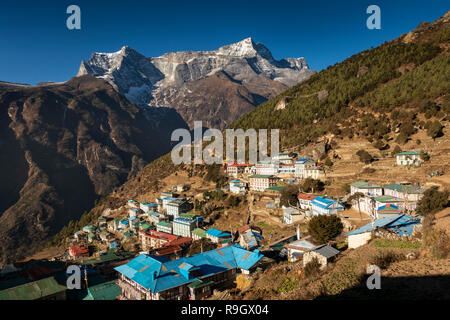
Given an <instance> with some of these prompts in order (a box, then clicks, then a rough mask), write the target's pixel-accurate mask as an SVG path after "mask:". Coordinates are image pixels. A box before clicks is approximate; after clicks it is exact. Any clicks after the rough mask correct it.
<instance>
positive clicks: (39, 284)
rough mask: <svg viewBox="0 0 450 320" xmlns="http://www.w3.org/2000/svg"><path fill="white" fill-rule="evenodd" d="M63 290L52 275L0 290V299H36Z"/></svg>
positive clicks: (63, 287) (64, 288)
mask: <svg viewBox="0 0 450 320" xmlns="http://www.w3.org/2000/svg"><path fill="white" fill-rule="evenodd" d="M65 290H66V287H65V286H62V285H60V284H58V282H56V280H55V278H54V277H49V278H45V279H41V280H38V281H34V282H29V283H26V284H23V285H20V286H17V287H13V288H9V289H6V290H3V291H0V300H37V299H40V298H45V297H48V296H51V295H54V294H57V293H60V292H63V291H65Z"/></svg>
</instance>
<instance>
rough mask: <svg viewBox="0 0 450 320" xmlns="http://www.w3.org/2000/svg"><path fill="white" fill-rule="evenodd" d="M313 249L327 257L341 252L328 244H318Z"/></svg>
mask: <svg viewBox="0 0 450 320" xmlns="http://www.w3.org/2000/svg"><path fill="white" fill-rule="evenodd" d="M313 251H314V252H317V253H319V254H320V255H322V256H324V257H326V258H331V257H334V256H335V255H337V254H338V253H339V252H340V251H339V250H337V249H335V248H333V247H331V246H329V245H327V244H323V245H321V246H318V247H316V248H315V249H313Z"/></svg>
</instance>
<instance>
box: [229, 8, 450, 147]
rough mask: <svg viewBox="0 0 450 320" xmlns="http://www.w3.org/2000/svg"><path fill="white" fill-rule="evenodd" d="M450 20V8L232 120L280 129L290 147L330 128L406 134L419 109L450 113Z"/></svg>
mask: <svg viewBox="0 0 450 320" xmlns="http://www.w3.org/2000/svg"><path fill="white" fill-rule="evenodd" d="M449 19H450V13H447V14H445V15H444V16H443V17H442V18H440V19H438V20H436V21H435V22H433V23H422V24H420V25H419V27H417V29H416V30H414V31H412V32H410V33H408V34H407V35H403V36H401V37H400V38H398V39H395V40H392V41H390V42H386V43H384V44H382V45H381V46H379V47H377V48H374V49H371V50H366V51H363V52H361V53H358V54H356V55H354V56H352V57H350V58H348V59H346V60H345V61H343V62H341V63H337V64H336V65H334V66H331V67H328V68H327V69H326V70H323V71H321V72H319V73H317V74H315V75H313V76H312V77H311V78H310V79H308V80H307V81H305V82H303V83H301V84H298V85H296V86H294V87H293V88H291V89H288V90H286V91H285V92H283V93H282V94H280V95H279V96H277V97H275V98H273V99H271V100H269V101H267V102H265V103H263V104H262V105H260V106H258V107H257V108H255V109H254V110H252V111H251V112H249V113H248V114H246V115H244V116H243V117H241V118H240V119H239V120H238V121H236V122H235V123H234V124H233V125H232V127H234V128H280V129H282V130H283V132H282V139H281V141H282V144H283V145H284V146H285V147H301V146H302V145H305V144H307V143H308V142H312V141H315V140H316V139H317V137H319V136H321V135H323V134H326V133H328V132H332V133H334V134H337V135H343V136H348V137H353V136H361V137H367V138H372V139H374V140H383V136H384V135H385V134H387V133H390V132H395V131H396V130H397V128H398V129H399V130H400V132H399V133H401V134H402V137H401V138H402V139H401V140H403V141H405V138H408V136H409V135H410V134H411V133H413V132H414V130H415V128H417V127H418V126H419V125H420V123H419V121H416V117H415V115H416V114H417V113H424V114H425V113H426V112H428V115H427V119H428V118H430V117H432V116H436V118H438V119H443V118H445V117H447V116H448V114H449V111H450V97H449V92H450V81H448V79H450V68H449V64H450V57H449V45H450V22H449ZM279 106H282V108H280V107H279ZM411 126H412V127H413V128H412V129H411Z"/></svg>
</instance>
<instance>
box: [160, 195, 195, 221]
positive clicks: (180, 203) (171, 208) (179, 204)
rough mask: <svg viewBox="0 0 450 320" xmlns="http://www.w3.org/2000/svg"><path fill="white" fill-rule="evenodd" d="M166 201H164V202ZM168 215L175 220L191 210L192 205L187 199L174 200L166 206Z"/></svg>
mask: <svg viewBox="0 0 450 320" xmlns="http://www.w3.org/2000/svg"><path fill="white" fill-rule="evenodd" d="M163 201H164V200H163ZM165 208H166V211H167V215H169V216H173V217H174V218H177V217H179V216H180V215H181V214H182V213H186V212H188V211H189V210H190V205H189V203H188V202H187V201H186V200H185V199H174V200H172V201H170V202H168V203H167V204H166V205H165Z"/></svg>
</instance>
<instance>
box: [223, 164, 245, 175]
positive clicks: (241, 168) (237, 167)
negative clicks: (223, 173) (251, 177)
mask: <svg viewBox="0 0 450 320" xmlns="http://www.w3.org/2000/svg"><path fill="white" fill-rule="evenodd" d="M248 166H249V165H248V164H237V163H233V164H229V165H228V166H227V174H228V176H230V177H234V178H237V177H238V176H239V175H240V174H243V173H244V172H245V169H246V168H247V167H248Z"/></svg>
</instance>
